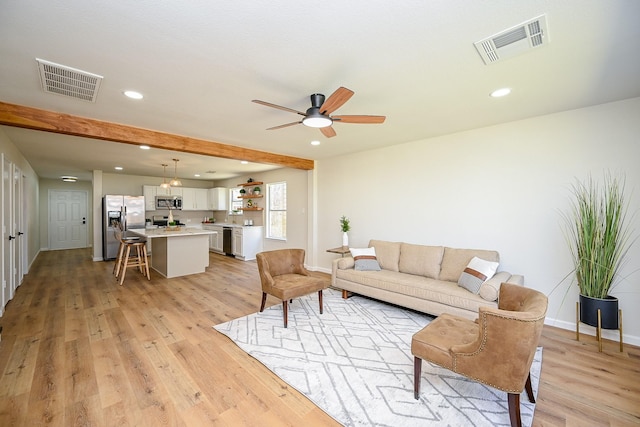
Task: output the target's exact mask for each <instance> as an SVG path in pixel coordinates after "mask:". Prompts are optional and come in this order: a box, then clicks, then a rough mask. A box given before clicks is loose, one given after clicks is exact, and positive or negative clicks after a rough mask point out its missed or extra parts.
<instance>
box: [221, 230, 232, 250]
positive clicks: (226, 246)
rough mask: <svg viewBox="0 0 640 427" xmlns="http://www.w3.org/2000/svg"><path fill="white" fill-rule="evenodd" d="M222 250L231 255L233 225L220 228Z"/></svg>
mask: <svg viewBox="0 0 640 427" xmlns="http://www.w3.org/2000/svg"><path fill="white" fill-rule="evenodd" d="M222 252H224V253H225V255H233V227H223V228H222Z"/></svg>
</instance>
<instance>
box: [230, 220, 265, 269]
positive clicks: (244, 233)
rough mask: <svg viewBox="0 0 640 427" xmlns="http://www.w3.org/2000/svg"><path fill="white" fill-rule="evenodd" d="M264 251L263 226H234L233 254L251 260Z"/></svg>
mask: <svg viewBox="0 0 640 427" xmlns="http://www.w3.org/2000/svg"><path fill="white" fill-rule="evenodd" d="M258 252H262V227H261V226H254V227H234V228H233V254H234V255H235V257H236V258H238V259H241V260H244V261H251V260H254V259H256V254H257V253H258Z"/></svg>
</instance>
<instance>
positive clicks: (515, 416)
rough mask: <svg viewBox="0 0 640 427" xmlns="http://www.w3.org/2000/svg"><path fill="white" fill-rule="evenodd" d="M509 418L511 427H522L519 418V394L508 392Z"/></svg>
mask: <svg viewBox="0 0 640 427" xmlns="http://www.w3.org/2000/svg"><path fill="white" fill-rule="evenodd" d="M509 419H510V420H511V427H522V421H521V420H520V394H518V393H509Z"/></svg>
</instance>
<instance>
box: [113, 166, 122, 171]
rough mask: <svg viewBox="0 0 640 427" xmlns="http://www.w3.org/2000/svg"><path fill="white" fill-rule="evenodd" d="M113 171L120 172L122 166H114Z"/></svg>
mask: <svg viewBox="0 0 640 427" xmlns="http://www.w3.org/2000/svg"><path fill="white" fill-rule="evenodd" d="M114 169H115V170H117V171H121V170H122V169H124V168H123V167H122V166H116V167H115V168H114Z"/></svg>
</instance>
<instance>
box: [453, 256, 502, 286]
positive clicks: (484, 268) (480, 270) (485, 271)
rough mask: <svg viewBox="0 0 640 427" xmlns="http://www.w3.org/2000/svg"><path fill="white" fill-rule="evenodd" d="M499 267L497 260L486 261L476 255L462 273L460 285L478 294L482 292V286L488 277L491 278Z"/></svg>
mask: <svg viewBox="0 0 640 427" xmlns="http://www.w3.org/2000/svg"><path fill="white" fill-rule="evenodd" d="M497 269H498V263H497V262H492V261H486V260H483V259H481V258H478V257H477V256H474V257H473V258H471V261H469V264H467V267H466V268H465V269H464V271H463V272H462V274H461V275H460V278H459V279H458V285H459V286H461V287H463V288H465V289H466V290H468V291H469V292H473V293H474V294H477V293H479V292H480V286H482V284H483V283H484V282H486V281H487V280H488V279H491V278H492V277H493V275H494V274H496V270H497Z"/></svg>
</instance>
